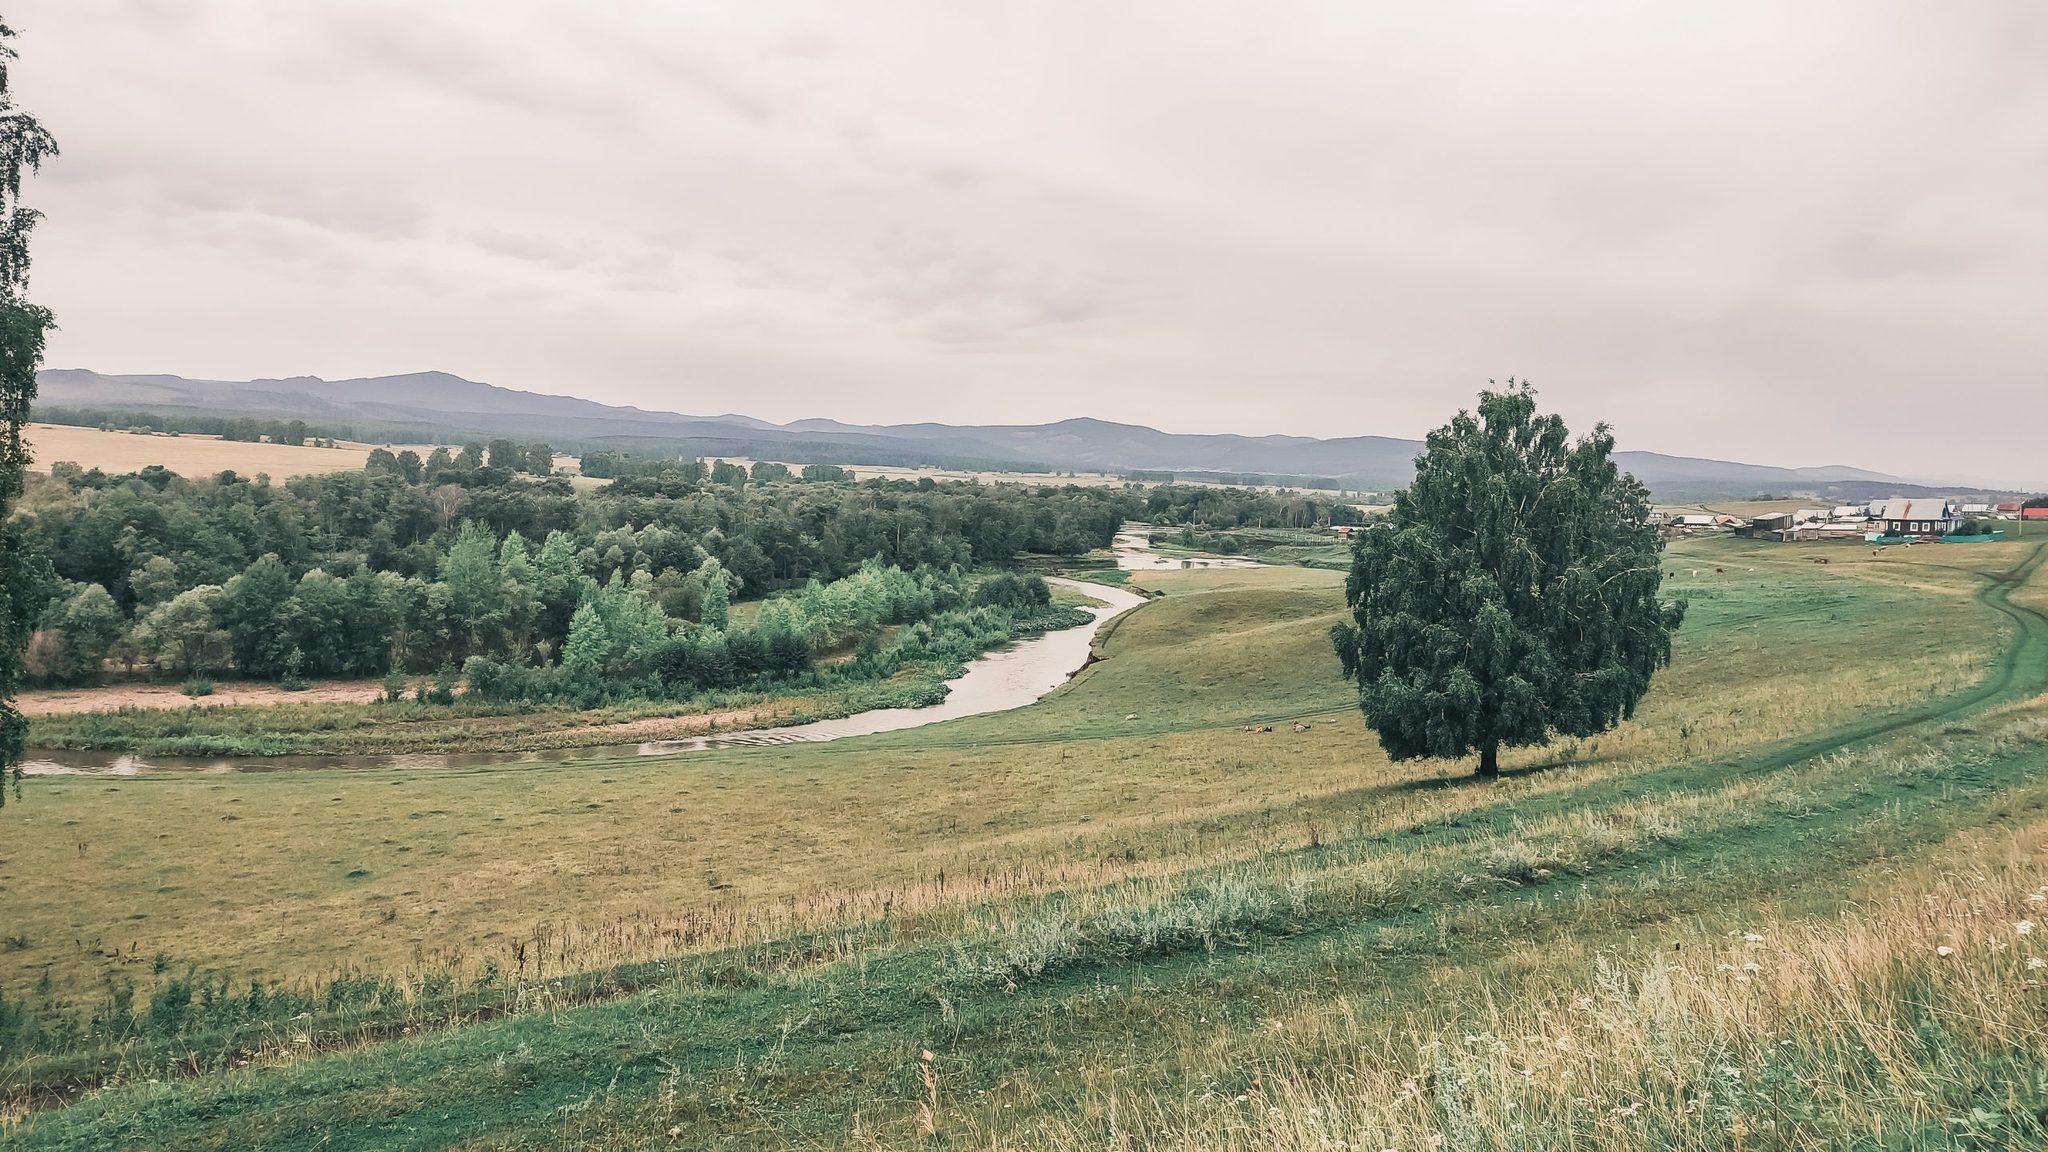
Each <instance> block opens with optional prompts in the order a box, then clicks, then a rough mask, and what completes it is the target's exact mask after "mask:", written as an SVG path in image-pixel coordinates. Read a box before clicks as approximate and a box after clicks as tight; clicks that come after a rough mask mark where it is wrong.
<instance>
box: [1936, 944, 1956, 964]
mask: <svg viewBox="0 0 2048 1152" xmlns="http://www.w3.org/2000/svg"><path fill="white" fill-rule="evenodd" d="M1934 954H1935V955H1936V956H1939V957H1941V958H1942V959H1944V960H1946V959H1948V958H1949V957H1951V956H1953V955H1955V954H1956V950H1955V949H1953V948H1951V947H1949V946H1948V945H1946V944H1943V945H1942V946H1941V947H1939V948H1936V949H1935V950H1934Z"/></svg>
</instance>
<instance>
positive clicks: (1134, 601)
mask: <svg viewBox="0 0 2048 1152" xmlns="http://www.w3.org/2000/svg"><path fill="white" fill-rule="evenodd" d="M1136 543H1138V544H1139V545H1142V540H1139V541H1136ZM1118 544H1119V557H1118V559H1119V562H1120V563H1121V562H1122V561H1123V560H1124V559H1125V554H1124V553H1123V551H1122V545H1123V544H1124V541H1123V540H1122V539H1119V541H1118ZM1159 559H1161V560H1164V558H1163V557H1160V558H1159ZM1162 566H1165V565H1162ZM1171 566H1172V567H1179V566H1180V565H1179V563H1178V562H1175V563H1174V564H1172V565H1171ZM1046 582H1047V583H1049V584H1055V585H1058V586H1060V587H1062V588H1067V589H1070V590H1072V591H1076V592H1079V593H1081V594H1082V595H1084V596H1088V597H1090V598H1092V599H1095V600H1099V601H1101V602H1102V603H1101V604H1100V605H1099V606H1095V607H1091V608H1088V609H1087V611H1088V612H1089V613H1090V614H1092V615H1093V616H1094V617H1095V619H1094V620H1093V621H1092V622H1090V623H1088V624H1084V625H1082V626H1080V627H1077V628H1067V629H1063V630H1061V631H1058V632H1048V633H1046V634H1045V635H1043V636H1039V637H1034V638H1033V639H1030V640H1024V641H1020V642H1018V643H1016V644H1011V645H1009V646H1007V647H1004V648H1000V649H997V650H996V651H994V652H990V653H988V654H986V655H984V656H981V657H978V658H977V659H975V660H974V661H972V662H971V663H969V664H968V665H967V672H966V674H964V675H962V676H960V677H958V678H956V679H954V680H953V681H951V682H950V683H949V684H948V685H947V688H948V691H947V693H946V698H945V700H943V701H941V702H940V703H938V704H934V705H932V706H930V707H927V708H878V709H875V710H873V711H869V712H860V713H856V714H855V715H852V716H845V717H841V718H839V719H837V720H819V721H816V722H814V723H810V724H792V725H788V726H785V727H781V728H756V729H753V730H751V731H742V732H732V733H725V734H721V735H715V736H698V737H695V738H692V739H689V740H655V741H649V742H647V743H643V744H624V745H614V746H609V747H592V748H560V749H551V750H549V751H545V752H448V753H430V754H419V753H405V754H393V755H339V756H228V757H172V756H164V757H147V758H145V757H142V756H135V755H130V754H127V753H123V752H117V751H112V750H108V749H86V750H77V751H74V750H68V749H66V750H58V749H30V750H29V759H28V761H27V762H26V763H24V764H23V765H22V770H23V772H25V773H27V774H28V775H32V776H85V775H90V776H134V775H139V774H141V773H144V772H154V771H170V770H179V771H188V772H267V771H276V770H280V769H293V768H330V769H331V768H401V769H444V768H481V767H488V766H499V765H517V764H542V763H558V762H562V761H569V760H597V759H609V758H618V757H626V756H665V755H672V754H675V753H681V752H697V751H705V750H709V749H713V748H748V747H760V746H769V745H779V744H798V743H816V742H820V741H826V740H841V739H844V738H846V737H848V736H867V735H872V734H874V733H877V732H897V731H901V730H903V729H905V728H921V727H923V726H925V725H927V724H937V723H939V722H941V721H945V720H957V719H959V718H960V717H963V716H979V715H982V714H984V713H988V712H1003V711H1007V710H1009V709H1011V708H1022V707H1023V706H1025V705H1026V704H1030V703H1032V702H1033V701H1035V700H1037V699H1039V698H1040V697H1042V696H1044V695H1045V694H1046V693H1048V692H1051V691H1052V690H1053V689H1055V688H1058V687H1059V686H1060V685H1061V684H1064V683H1066V681H1067V680H1068V678H1070V677H1071V676H1073V674H1074V673H1076V672H1078V671H1080V670H1081V669H1082V668H1083V667H1084V666H1086V665H1087V663H1088V649H1089V646H1090V645H1091V644H1092V643H1093V642H1094V640H1095V634H1096V633H1097V632H1099V631H1100V630H1101V629H1102V626H1103V625H1104V624H1106V623H1108V622H1109V621H1110V620H1111V619H1113V618H1115V617H1117V616H1120V615H1122V614H1123V613H1125V612H1128V611H1130V610H1131V609H1133V608H1136V607H1137V606H1138V605H1140V604H1143V603H1144V602H1145V598H1144V597H1143V596H1140V595H1138V594H1137V593H1135V592H1131V591H1128V590H1126V589H1123V588H1113V587H1109V586H1107V585H1103V584H1091V583H1083V582H1081V581H1078V580H1066V579H1062V578H1060V577H1047V578H1046Z"/></svg>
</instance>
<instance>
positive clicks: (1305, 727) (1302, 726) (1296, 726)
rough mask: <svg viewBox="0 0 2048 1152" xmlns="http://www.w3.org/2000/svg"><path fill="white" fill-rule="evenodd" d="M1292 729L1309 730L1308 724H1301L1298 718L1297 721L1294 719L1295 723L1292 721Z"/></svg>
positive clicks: (1297, 730) (1298, 730)
mask: <svg viewBox="0 0 2048 1152" xmlns="http://www.w3.org/2000/svg"><path fill="white" fill-rule="evenodd" d="M1294 730H1295V731H1296V732H1306V731H1308V730H1309V726H1308V725H1307V724H1303V723H1302V722H1300V721H1299V720H1297V721H1295V723H1294Z"/></svg>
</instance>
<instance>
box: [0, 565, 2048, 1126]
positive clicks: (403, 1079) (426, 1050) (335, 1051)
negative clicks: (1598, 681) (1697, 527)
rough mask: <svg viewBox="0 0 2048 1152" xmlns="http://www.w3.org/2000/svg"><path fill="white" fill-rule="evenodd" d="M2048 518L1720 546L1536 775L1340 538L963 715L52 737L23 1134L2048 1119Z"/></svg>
mask: <svg viewBox="0 0 2048 1152" xmlns="http://www.w3.org/2000/svg"><path fill="white" fill-rule="evenodd" d="M2044 557H2048V552H2044V551H2041V550H2039V549H2038V548H2037V547H2036V545H2035V544H2034V543H2033V542H2031V541H2029V542H2013V543H2005V544H1991V545H1982V546H1974V547H1961V546H1958V547H1944V548H1920V549H1913V550H1904V549H1893V550H1890V551H1888V552H1887V553H1885V554H1884V555H1883V556H1881V557H1877V556H1871V555H1869V554H1868V553H1867V552H1866V551H1861V550H1844V549H1840V548H1830V547H1827V546H1812V547H1808V546H1799V545H1758V544H1751V543H1749V542H1731V541H1686V542H1681V543H1679V544H1677V545H1675V546H1674V548H1673V550H1672V551H1671V552H1670V553H1669V554H1667V559H1666V568H1667V570H1668V571H1669V572H1670V574H1671V576H1670V579H1669V580H1668V582H1667V590H1668V592H1669V593H1670V594H1673V595H1681V596H1685V597H1686V598H1688V599H1689V601H1690V603H1691V609H1690V612H1689V614H1688V617H1687V623H1686V627H1685V629H1684V630H1683V632H1682V633H1681V635H1680V638H1679V644H1678V652H1677V658H1676V662H1675V663H1674V666H1673V667H1672V668H1671V669H1669V670H1668V671H1667V672H1665V673H1663V674H1662V675H1661V676H1660V678H1659V680H1658V683H1657V686H1656V688H1655V689H1654V690H1653V691H1652V693H1651V695H1650V697H1649V698H1648V699H1646V700H1645V702H1644V704H1643V707H1642V709H1641V710H1640V712H1639V714H1638V716H1637V718H1636V719H1635V720H1634V721H1632V722H1631V723H1629V724H1627V725H1625V726H1624V727H1623V728H1621V729H1619V730H1617V731H1615V732H1612V733H1609V734H1607V735H1605V736H1602V737H1600V738H1598V739H1594V740H1586V741H1578V742H1566V743H1562V744H1559V745H1555V746H1553V747H1550V748H1544V749H1525V750H1521V751H1520V752H1519V753H1517V754H1516V755H1515V756H1514V757H1512V758H1508V759H1507V773H1506V776H1505V778H1504V779H1503V780H1502V781H1501V782H1499V783H1498V784H1495V785H1482V784H1479V783H1477V782H1475V781H1473V780H1471V779H1470V778H1469V772H1470V766H1469V765H1467V764H1453V763H1437V762H1419V763H1418V762H1408V763H1398V764H1397V763H1390V762H1388V761H1387V760H1386V759H1385V757H1384V756H1383V755H1382V754H1381V753H1380V752H1379V750H1378V748H1377V745H1376V743H1375V741H1374V740H1373V738H1372V736H1371V733H1370V732H1368V731H1367V730H1366V729H1365V728H1364V726H1363V724H1362V723H1361V722H1360V719H1359V717H1358V714H1357V712H1356V709H1355V707H1353V706H1352V704H1351V697H1350V694H1349V692H1348V691H1347V685H1346V684H1345V683H1344V682H1343V681H1342V680H1341V679H1339V677H1338V676H1337V674H1336V668H1335V660H1334V658H1333V657H1332V655H1331V654H1330V652H1329V647H1328V641H1327V637H1326V632H1327V630H1328V628H1329V626H1330V625H1331V624H1333V623H1335V622H1337V621H1338V620H1339V619H1341V618H1342V614H1343V605H1342V576H1341V575H1340V574H1338V573H1334V572H1323V571H1315V570H1309V569H1301V568H1267V569H1248V570H1207V571H1188V572H1163V573H1146V574H1143V575H1141V576H1138V577H1136V578H1135V580H1134V583H1140V584H1143V585H1146V586H1149V587H1151V588H1153V589H1155V590H1157V591H1160V592H1163V593H1164V595H1163V596H1162V597H1160V598H1159V599H1157V600H1155V601H1154V602H1152V603H1150V604H1148V605H1146V606H1145V607H1143V608H1141V609H1139V610H1137V611H1135V612H1133V613H1131V614H1130V615H1128V616H1126V617H1124V618H1122V619H1120V620H1118V621H1117V622H1115V624H1114V625H1113V626H1112V627H1110V628H1109V629H1107V630H1106V631H1105V634H1104V635H1103V636H1102V637H1101V638H1099V639H1098V642H1097V649H1098V653H1099V655H1100V656H1101V657H1102V659H1101V660H1100V661H1099V662H1097V663H1095V664H1094V665H1092V666H1091V667H1090V668H1089V669H1088V670H1087V672H1085V673H1084V674H1083V675H1082V676H1080V677H1078V678H1077V679H1076V680H1075V681H1074V682H1073V683H1071V684H1070V685H1069V686H1068V687H1067V688H1065V689H1063V690H1062V691H1060V692H1059V693H1057V694H1055V695H1054V696H1053V697H1051V698H1049V699H1047V700H1045V701H1043V702H1041V703H1040V704H1038V705H1034V706H1032V707H1029V708H1024V709H1020V710H1018V711H1015V712H1010V713H1004V714H1001V715H992V716H983V717H976V718H970V719H966V720H961V721H956V722H951V723H948V724H944V725H940V726H937V727H933V728H927V729H922V730H918V731H913V732H903V733H895V734H889V735H883V736H877V737H869V738H863V739H859V740H852V741H846V742H842V743H837V744H829V745H818V746H812V747H805V746H802V745H797V746H789V747H780V748H773V749H749V750H735V751H729V752H720V753H713V754H700V755H695V756H692V757H689V758H679V759H672V760H662V759H654V760H646V759H636V760H619V761H577V762H571V763H563V764H555V765H542V766H533V767H522V768H518V769H516V770H514V769H505V770H486V771H444V772H427V771H406V770H375V771H360V772H305V773H281V774H271V775H233V776H226V777H202V778H194V777H142V778H138V779H133V780H121V781H105V780H86V779H43V780H34V781H31V782H30V784H29V786H28V789H27V794H26V795H25V796H24V798H23V802H22V805H21V807H20V809H19V810H18V811H16V810H10V811H9V813H8V819H9V821H10V824H11V829H12V831H13V838H12V840H11V841H10V844H9V847H8V859H7V860H6V861H4V863H0V883H4V884H5V886H6V891H7V892H8V895H9V904H10V913H11V914H10V923H9V925H8V928H7V931H9V932H10V933H13V934H14V935H12V936H10V937H9V938H8V939H7V941H6V943H5V951H0V958H4V959H5V961H6V963H5V964H4V965H0V993H4V995H5V996H6V1000H5V1002H4V1003H0V1051H4V1052H5V1054H6V1055H5V1059H4V1063H0V1077H4V1079H0V1091H4V1092H5V1094H6V1098H7V1099H8V1100H10V1101H12V1104H13V1108H14V1112H13V1113H12V1116H11V1120H10V1121H9V1123H10V1125H11V1128H10V1129H9V1130H7V1131H6V1132H5V1135H6V1137H7V1139H9V1140H10V1141H12V1142H14V1143H17V1144H19V1145H21V1146H24V1147H52V1148H56V1147H63V1148H127V1147H137V1146H149V1147H217V1148H244V1147H265V1148H315V1147H318V1148H441V1147H460V1148H514V1147H518V1148H526V1147H536V1148H537V1147H584V1146H589V1147H608V1148H621V1147H623V1148H670V1147H721V1148H725V1147H730V1148H743V1147H744V1148H752V1147H784V1146H788V1145H790V1144H801V1145H806V1146H833V1147H837V1146H862V1147H872V1146H876V1145H880V1146H890V1147H894V1146H912V1145H915V1146H920V1147H929V1146H933V1145H938V1146H948V1147H976V1148H984V1147H1052V1148H1083V1147H1086V1148H1099V1147H1104V1146H1131V1147H1145V1146H1188V1145H1195V1146H1205V1147H1220V1148H1237V1147H1242V1148H1254V1147H1256V1148H1283V1149H1308V1148H1328V1147H1333V1146H1350V1147H1365V1148H1386V1147H1394V1148H1402V1149H1409V1148H1416V1149H1421V1148H1448V1149H1492V1148H1518V1147H1543V1148H1548V1147H1575V1148H1586V1149H1623V1148H1641V1147H1673V1148H1683V1149H1723V1148H1726V1149H1735V1148H1775V1147H1796V1148H1837V1147H1838V1148H1845V1149H1846V1148H1900V1149H1906V1148H1928V1147H1955V1148H1975V1147H1984V1148H1991V1147H2017V1146H2040V1145H2041V1143H2042V1140H2043V1138H2044V1135H2048V1130H2044V1127H2043V1125H2044V1116H2048V1111H2044V1110H2048V1073H2044V1071H2043V1069H2044V1068H2048V998H2044V997H2048V991H2044V987H2043V985H2044V984H2048V980H2044V977H2048V971H2044V970H2048V946H2044V945H2048V927H2043V928H2042V929H2040V930H2039V931H2038V932H2037V931H2035V930H2034V929H2033V927H2032V925H2033V924H2034V923H2035V922H2037V921H2041V920H2042V918H2043V916H2044V915H2048V912H2044V911H2043V908H2042V905H2043V902H2044V901H2048V852H2044V848H2048V807H2044V804H2048V779H2044V776H2043V769H2044V768H2048V701H2044V699H2043V697H2042V693H2043V691H2044V690H2048V614H2044V612H2048V575H2043V574H2042V572H2041V568H2042V565H2043V560H2044ZM1818 558H1826V559H1828V560H1829V561H1830V563H1828V564H1826V565H1820V564H1815V563H1813V562H1812V561H1813V560H1815V559H1818ZM1255 721H1256V722H1264V723H1271V724H1273V726H1274V727H1275V729H1276V731H1274V732H1273V733H1271V734H1265V735H1252V734H1247V733H1244V732H1242V731H1241V730H1240V729H1241V728H1242V727H1243V726H1244V725H1245V724H1247V723H1251V722H1255ZM1297 721H1298V722H1300V723H1302V724H1304V725H1306V727H1305V728H1304V729H1303V730H1297V729H1296V727H1295V726H1294V722H1297Z"/></svg>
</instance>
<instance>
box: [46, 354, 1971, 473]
mask: <svg viewBox="0 0 2048 1152" xmlns="http://www.w3.org/2000/svg"><path fill="white" fill-rule="evenodd" d="M37 384H38V387H39V389H40V393H41V395H40V397H39V400H38V406H39V408H41V409H43V410H46V411H47V410H48V409H53V408H68V409H91V410H97V411H101V412H108V413H118V412H150V413H157V414H161V415H167V416H169V415H179V414H188V415H199V414H205V415H212V416H222V415H232V416H257V417H264V418H273V419H302V420H305V421H306V422H307V423H308V424H309V425H314V426H316V427H318V428H319V429H320V430H321V431H323V432H326V433H329V434H333V435H338V436H343V437H346V438H349V439H356V440H368V441H371V442H388V443H396V442H401V441H403V442H422V441H424V442H435V441H460V440H463V439H467V438H474V437H479V436H506V437H512V438H515V439H525V440H545V441H546V442H548V443H550V444H553V445H555V446H556V447H557V448H560V449H562V450H564V451H571V452H588V451H592V450H598V449H613V450H621V451H631V452H645V453H660V454H676V455H684V456H747V457H753V458H757V459H774V460H784V461H787V462H791V463H831V464H849V465H860V464H867V465H877V464H881V465H901V466H914V465H933V466H937V467H943V468H980V469H990V470H1010V471H1066V470H1082V471H1098V472H1125V471H1146V472H1173V473H1175V474H1177V475H1181V476H1185V477H1197V476H1200V475H1204V474H1208V475H1215V474H1234V475H1258V476H1262V477H1267V478H1270V479H1272V480H1274V481H1275V482H1289V481H1302V480H1308V479H1325V480H1335V481H1340V482H1342V483H1343V484H1345V485H1347V486H1351V487H1357V488H1364V489H1392V488H1397V487H1400V486H1401V485H1403V484H1406V483H1407V482H1408V479H1409V477H1410V476H1411V475H1412V474H1413V471H1414V459H1415V455H1416V453H1418V452H1419V451H1421V449H1422V442H1421V441H1419V440H1405V439H1400V438H1397V437H1390V436H1348V437H1341V438H1336V439H1329V440H1323V439H1317V438H1314V437H1309V436H1230V435H1188V434H1181V433H1173V432H1161V431H1159V430H1158V429H1156V428H1147V427H1143V426H1141V425H1135V424H1117V423H1113V422H1110V421H1107V420H1094V419H1088V418H1080V419H1073V420H1062V421H1059V422H1058V423H1056V424H1015V425H990V426H953V425H948V424H893V425H855V424H842V423H840V422H838V421H836V420H798V421H795V422H793V423H790V424H771V423H769V422H767V421H765V420H756V419H754V418H752V417H749V416H737V415H724V416H688V415H684V414H682V413H677V412H650V411H646V410H643V409H640V408H630V407H619V406H615V405H610V404H600V403H597V402H596V401H594V400H582V399H578V398H576V397H573V396H547V395H542V394H539V393H534V392H520V391H516V390H513V389H510V388H499V387H497V386H495V385H491V384H480V383H477V382H476V381H473V380H465V379H463V378H462V377H460V376H454V375H450V374H449V373H446V372H413V373H408V374H406V375H402V376H378V377H371V378H365V379H356V380H322V379H320V378H319V377H316V376H292V377H287V378H285V379H279V380H188V379H185V378H184V377H181V376H109V375H104V374H102V373H98V372H92V371H88V370H86V369H82V368H67V369H50V370H45V371H43V372H41V373H38V375H37ZM1615 456H1616V459H1617V461H1618V462H1619V463H1620V465H1621V466H1622V467H1623V468H1625V469H1627V470H1628V471H1630V472H1632V473H1634V474H1635V475H1636V477H1637V478H1639V479H1641V480H1642V481H1643V483H1645V484H1647V485H1649V486H1650V488H1651V489H1652V490H1654V491H1656V492H1657V493H1658V494H1660V495H1662V496H1666V497H1672V498H1675V497H1691V498H1696V499H1714V498H1719V499H1739V498H1742V497H1746V496H1752V495H1756V494H1759V493H1765V492H1769V493H1786V494H1799V495H1807V494H1810V495H1813V496H1816V497H1833V498H1839V499H1844V500H1855V499H1866V498H1870V497H1874V496H1892V495H1899V496H1914V495H1935V494H1950V493H1952V492H1959V491H1961V490H1955V489H1942V490H1936V489H1932V488H1928V487H1925V486H1923V485H1916V484H1911V483H1907V482H1906V481H1903V480H1901V479H1899V478H1898V477H1895V476H1887V475H1885V474H1883V473H1879V472H1870V471H1866V470H1863V469H1860V468H1847V467H1839V466H1836V467H1825V468H1777V467H1771V466H1768V465H1761V464H1740V463H1733V462H1730V461H1725V460H1704V459H1698V458H1694V457H1687V456H1666V455H1663V454H1661V453H1657V452H1617V453H1616V454H1615ZM1970 491H1975V490H1974V489H1972V490H1970ZM1987 494H1990V493H1988V492H1987Z"/></svg>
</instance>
